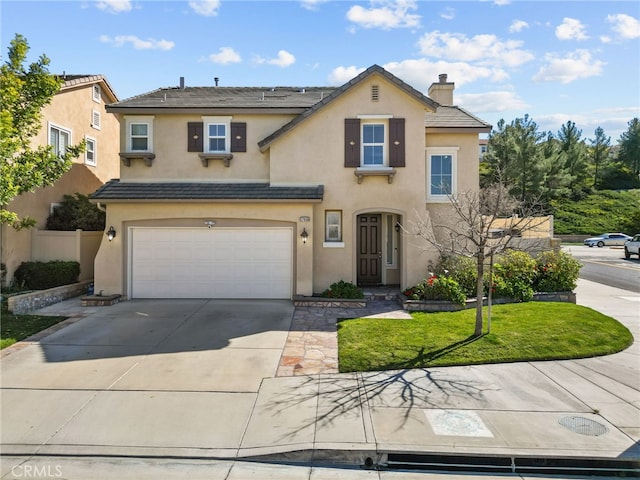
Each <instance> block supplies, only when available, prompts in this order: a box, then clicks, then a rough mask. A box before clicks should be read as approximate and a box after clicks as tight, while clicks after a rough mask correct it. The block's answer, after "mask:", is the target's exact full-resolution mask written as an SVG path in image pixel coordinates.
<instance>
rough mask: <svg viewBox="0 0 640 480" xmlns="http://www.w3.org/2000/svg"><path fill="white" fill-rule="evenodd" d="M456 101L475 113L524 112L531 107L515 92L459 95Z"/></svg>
mask: <svg viewBox="0 0 640 480" xmlns="http://www.w3.org/2000/svg"><path fill="white" fill-rule="evenodd" d="M456 99H457V101H456V103H457V104H458V105H460V106H461V107H463V108H465V109H466V110H469V111H470V112H473V113H489V112H491V113H493V112H505V111H510V110H518V111H524V110H526V109H527V108H529V107H531V105H529V104H528V103H527V102H525V101H524V100H523V99H522V98H520V97H519V96H518V95H517V94H516V93H515V92H510V91H495V92H485V93H465V94H461V95H457V96H456Z"/></svg>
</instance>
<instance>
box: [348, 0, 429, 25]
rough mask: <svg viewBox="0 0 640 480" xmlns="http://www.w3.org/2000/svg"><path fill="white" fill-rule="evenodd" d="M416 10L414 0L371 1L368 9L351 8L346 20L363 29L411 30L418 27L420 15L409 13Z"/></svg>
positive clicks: (356, 6) (360, 7)
mask: <svg viewBox="0 0 640 480" xmlns="http://www.w3.org/2000/svg"><path fill="white" fill-rule="evenodd" d="M377 5H380V6H377ZM417 8H418V6H417V5H416V2H415V1H414V0H395V1H390V0H383V1H377V2H374V1H372V2H371V7H370V8H364V7H362V6H360V5H354V6H353V7H351V8H350V9H349V11H348V12H347V19H348V20H349V21H350V22H353V23H355V24H358V25H360V26H361V27H363V28H382V29H383V30H390V29H392V28H407V27H409V28H411V27H417V26H419V25H420V15H416V14H413V13H410V12H411V11H413V10H417Z"/></svg>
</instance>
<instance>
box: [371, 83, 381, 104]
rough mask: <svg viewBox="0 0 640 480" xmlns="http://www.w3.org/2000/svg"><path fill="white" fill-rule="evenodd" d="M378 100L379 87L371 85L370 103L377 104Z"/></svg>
mask: <svg viewBox="0 0 640 480" xmlns="http://www.w3.org/2000/svg"><path fill="white" fill-rule="evenodd" d="M379 99H380V87H379V86H378V85H371V101H372V102H377V101H378V100H379Z"/></svg>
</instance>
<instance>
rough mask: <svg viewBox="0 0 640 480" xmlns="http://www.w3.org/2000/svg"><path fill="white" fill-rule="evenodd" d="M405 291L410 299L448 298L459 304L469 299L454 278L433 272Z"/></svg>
mask: <svg viewBox="0 0 640 480" xmlns="http://www.w3.org/2000/svg"><path fill="white" fill-rule="evenodd" d="M403 293H404V294H405V295H406V296H407V298H409V299H410V300H448V301H451V302H453V303H456V304H458V305H464V304H465V302H466V300H467V298H466V295H465V294H464V292H463V291H462V288H460V285H459V284H458V282H456V281H455V280H454V279H453V278H451V277H448V276H446V275H440V276H438V275H434V274H433V273H431V274H429V277H427V278H426V279H425V280H424V281H422V282H420V283H419V284H417V285H414V286H413V287H411V288H408V289H406V290H405V291H404V292H403Z"/></svg>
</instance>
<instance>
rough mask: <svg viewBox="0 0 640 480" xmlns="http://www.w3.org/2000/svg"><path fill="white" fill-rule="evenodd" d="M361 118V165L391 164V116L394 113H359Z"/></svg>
mask: <svg viewBox="0 0 640 480" xmlns="http://www.w3.org/2000/svg"><path fill="white" fill-rule="evenodd" d="M358 118H359V119H360V138H361V139H362V141H361V142H360V167H362V168H385V167H387V166H388V165H389V159H388V151H389V148H388V143H389V118H393V115H358Z"/></svg>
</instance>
